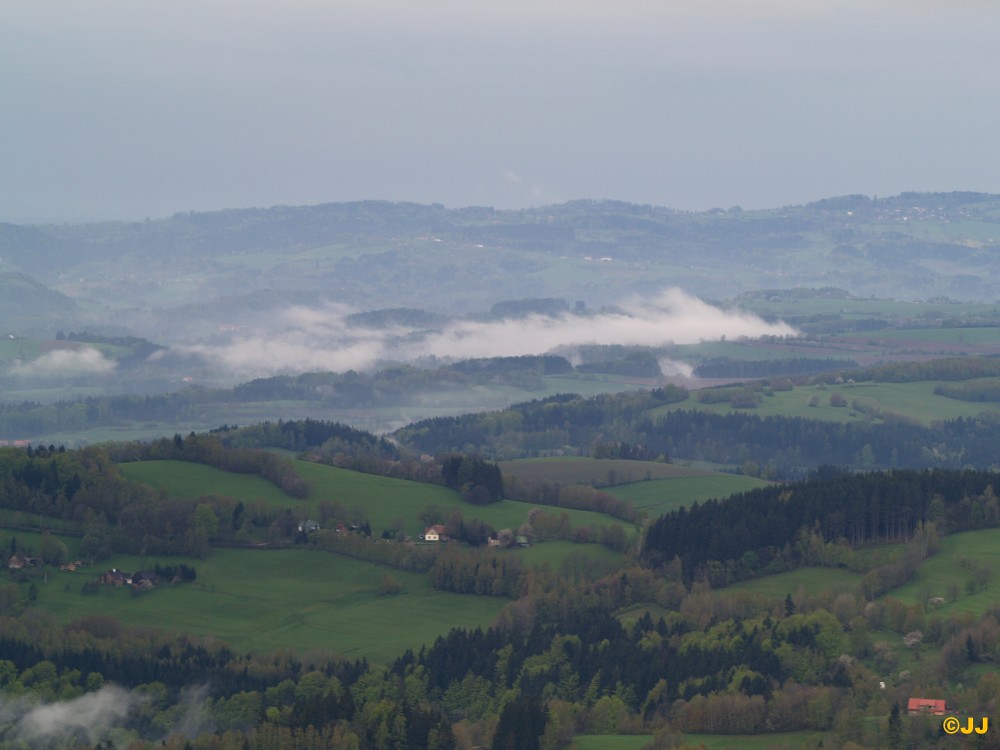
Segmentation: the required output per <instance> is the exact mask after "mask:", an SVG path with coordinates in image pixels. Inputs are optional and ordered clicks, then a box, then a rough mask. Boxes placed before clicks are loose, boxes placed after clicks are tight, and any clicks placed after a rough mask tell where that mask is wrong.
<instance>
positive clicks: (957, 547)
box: [892, 529, 1000, 617]
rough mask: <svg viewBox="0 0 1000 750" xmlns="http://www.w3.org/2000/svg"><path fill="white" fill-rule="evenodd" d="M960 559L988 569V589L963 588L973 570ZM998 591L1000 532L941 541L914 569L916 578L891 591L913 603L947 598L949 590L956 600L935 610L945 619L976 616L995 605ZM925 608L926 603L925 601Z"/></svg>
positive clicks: (970, 533)
mask: <svg viewBox="0 0 1000 750" xmlns="http://www.w3.org/2000/svg"><path fill="white" fill-rule="evenodd" d="M963 560H969V561H972V562H973V563H974V564H976V565H978V566H981V567H983V568H986V569H987V570H989V573H990V575H989V579H988V581H987V587H986V588H985V589H982V590H975V591H972V592H970V591H968V590H967V589H966V586H967V585H968V583H969V581H970V580H971V579H972V569H971V568H970V567H968V566H966V565H963ZM998 588H1000V529H982V530H979V531H966V532H963V533H961V534H952V535H950V536H946V537H944V538H943V539H942V540H941V548H940V550H938V552H937V554H935V555H933V556H932V557H930V558H929V559H927V560H925V561H924V563H923V564H922V565H921V566H920V568H919V569H918V570H917V575H916V577H915V578H914V579H913V580H912V581H910V582H909V583H907V584H905V585H904V586H901V587H900V588H898V589H896V590H894V591H893V592H892V595H893V596H895V597H896V598H898V599H900V600H902V601H904V602H906V603H908V604H913V603H915V602H917V601H921V600H924V599H925V598H926V599H929V598H932V597H936V596H940V597H943V598H945V599H946V600H948V599H950V597H949V589H950V590H951V592H952V593H957V599H955V600H954V601H953V602H951V601H948V602H947V603H945V604H944V605H942V606H941V607H940V608H939V609H937V610H935V611H936V612H938V613H939V614H941V615H942V616H945V617H947V616H948V615H949V614H951V613H953V612H971V613H973V614H974V615H976V616H977V617H979V616H981V615H982V614H983V613H985V612H986V611H987V610H988V609H990V608H991V607H993V606H995V605H996V601H997V589H998ZM924 605H925V606H926V605H927V603H926V601H925V602H924Z"/></svg>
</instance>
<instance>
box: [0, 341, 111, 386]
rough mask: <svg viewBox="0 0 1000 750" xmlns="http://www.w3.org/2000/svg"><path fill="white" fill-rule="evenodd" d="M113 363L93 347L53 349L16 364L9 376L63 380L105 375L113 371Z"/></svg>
mask: <svg viewBox="0 0 1000 750" xmlns="http://www.w3.org/2000/svg"><path fill="white" fill-rule="evenodd" d="M115 366H116V365H115V362H114V361H113V360H110V359H108V358H107V357H105V356H104V355H103V354H101V352H100V351H99V350H97V349H94V348H93V347H90V346H86V347H81V348H79V349H55V350H54V351H51V352H46V353H45V354H43V355H41V356H40V357H37V358H36V359H33V360H31V361H29V362H16V363H15V364H14V365H12V366H11V368H10V374H11V375H17V376H20V377H32V378H64V377H73V376H74V375H106V374H107V373H109V372H111V371H113V370H114V369H115Z"/></svg>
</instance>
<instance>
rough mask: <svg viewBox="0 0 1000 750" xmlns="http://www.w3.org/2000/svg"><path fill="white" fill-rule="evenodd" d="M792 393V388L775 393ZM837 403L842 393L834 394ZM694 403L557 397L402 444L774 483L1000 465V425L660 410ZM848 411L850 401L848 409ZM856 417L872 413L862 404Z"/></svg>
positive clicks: (668, 392)
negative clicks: (814, 476)
mask: <svg viewBox="0 0 1000 750" xmlns="http://www.w3.org/2000/svg"><path fill="white" fill-rule="evenodd" d="M769 387H771V388H772V389H773V390H783V389H784V390H787V389H788V388H789V387H790V384H789V381H787V380H785V379H777V380H776V381H774V382H773V385H771V386H769ZM766 392H767V390H766V387H765V386H760V385H758V386H748V387H741V388H735V389H734V388H723V389H711V390H705V391H699V392H698V398H699V399H700V400H703V401H712V400H714V399H721V400H724V401H728V402H729V403H731V404H734V405H737V406H745V407H749V408H752V407H753V406H755V405H756V404H757V403H758V402H759V400H760V399H761V398H762V397H763V396H764V395H766ZM835 395H837V394H835ZM687 397H688V394H687V391H684V390H683V389H670V388H662V389H655V390H653V391H651V392H648V393H628V394H618V395H605V396H598V397H596V398H591V399H583V398H581V397H579V396H575V395H571V394H569V395H559V396H553V397H551V398H547V399H542V400H539V401H531V402H528V403H524V404H515V405H514V406H511V407H509V408H507V409H505V410H503V411H499V412H484V413H479V414H464V415H461V416H457V417H442V418H437V419H428V420H423V421H421V422H416V423H414V424H412V425H408V426H407V427H404V428H401V429H400V430H398V431H397V432H396V433H395V436H396V438H397V439H398V440H399V441H400V442H401V443H402V444H403V445H405V446H408V447H410V448H412V449H414V450H417V451H423V452H435V451H437V450H441V449H445V450H449V451H459V452H465V453H473V454H478V455H482V456H484V457H487V458H490V459H510V458H523V457H530V456H544V455H562V454H563V453H565V452H566V451H567V450H570V451H572V452H582V453H584V454H586V453H590V454H592V455H596V454H597V453H598V452H600V453H601V455H604V454H606V453H607V446H609V445H615V444H619V445H623V444H628V445H639V446H642V447H643V452H644V455H646V456H650V457H651V456H656V457H657V458H658V457H660V456H661V455H662V456H664V457H665V456H671V457H673V458H684V459H689V460H696V461H710V462H713V463H717V464H723V465H729V466H733V467H742V466H744V465H746V464H747V463H748V462H752V463H755V464H756V465H757V466H759V467H762V468H765V467H766V468H767V470H768V472H769V474H770V475H771V476H782V475H783V476H786V477H794V476H801V475H803V474H804V473H805V472H808V471H810V470H811V469H813V468H815V467H817V466H821V465H824V464H833V465H838V466H845V467H854V468H861V469H878V468H882V469H892V468H919V467H925V466H931V467H941V468H959V467H963V466H968V465H971V466H980V467H989V466H993V465H994V464H995V463H996V456H995V451H994V450H993V447H992V446H994V445H996V444H997V443H998V442H1000V421H998V420H994V419H992V418H990V417H988V416H986V415H984V416H980V417H975V418H958V419H954V420H947V421H942V422H935V423H933V424H931V425H922V424H918V423H914V422H911V421H909V420H905V419H902V418H898V417H894V416H893V415H891V414H878V415H873V416H879V417H881V419H882V421H880V422H874V421H865V422H845V423H833V422H829V421H824V420H818V419H817V420H814V419H805V418H802V417H774V416H772V417H759V416H757V415H755V414H752V413H743V412H735V413H727V414H713V413H709V412H706V411H702V410H686V409H674V410H670V411H667V412H665V413H663V414H657V413H656V411H655V410H656V407H658V406H662V405H664V404H666V403H676V402H678V401H681V400H683V399H686V398H687ZM842 403H843V405H844V406H847V401H846V399H843V401H842ZM854 408H856V409H860V410H862V411H870V408H869V407H867V406H866V405H865V404H864V403H862V402H860V400H856V401H855V404H854Z"/></svg>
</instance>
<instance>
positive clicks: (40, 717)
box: [6, 685, 138, 747]
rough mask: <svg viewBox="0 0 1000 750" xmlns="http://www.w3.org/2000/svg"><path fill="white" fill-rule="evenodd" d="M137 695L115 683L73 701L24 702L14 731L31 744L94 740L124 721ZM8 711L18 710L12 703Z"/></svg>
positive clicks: (46, 745)
mask: <svg viewBox="0 0 1000 750" xmlns="http://www.w3.org/2000/svg"><path fill="white" fill-rule="evenodd" d="M137 700H138V699H137V698H136V697H135V696H134V695H132V694H131V693H130V692H129V691H127V690H123V689H122V688H120V687H116V686H114V685H105V686H104V687H102V688H101V689H100V690H97V691H96V692H93V693H87V694H85V695H81V696H80V697H79V698H74V699H73V700H69V701H60V702H59V703H47V704H43V705H39V706H34V707H31V708H27V707H26V706H24V705H23V704H20V706H19V708H18V709H17V710H16V713H20V711H21V710H24V713H23V714H21V715H20V718H18V719H16V721H15V723H14V726H13V734H14V735H15V737H16V738H17V739H18V740H21V741H22V742H26V743H28V745H29V746H31V747H53V746H55V745H57V744H59V741H60V740H67V739H70V738H85V739H86V740H87V741H88V742H90V743H94V742H99V741H101V740H103V739H104V738H105V737H106V736H107V734H108V732H109V731H110V730H111V729H113V728H114V727H116V726H119V725H121V724H122V723H123V722H124V720H125V718H126V716H128V713H129V711H130V710H131V709H132V707H133V706H134V705H136V702H137ZM6 708H7V713H13V712H15V711H14V710H12V709H14V708H15V707H14V706H11V705H8V706H7V707H6Z"/></svg>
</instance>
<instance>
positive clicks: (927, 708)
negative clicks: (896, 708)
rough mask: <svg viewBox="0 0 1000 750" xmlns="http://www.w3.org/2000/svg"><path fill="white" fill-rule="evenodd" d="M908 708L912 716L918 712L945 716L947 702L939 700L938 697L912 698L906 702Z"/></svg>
mask: <svg viewBox="0 0 1000 750" xmlns="http://www.w3.org/2000/svg"><path fill="white" fill-rule="evenodd" d="M906 710H907V711H908V712H909V714H910V716H916V715H917V714H931V715H933V716H944V714H945V704H944V701H943V700H937V699H936V698H910V700H909V702H908V703H907V704H906Z"/></svg>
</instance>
